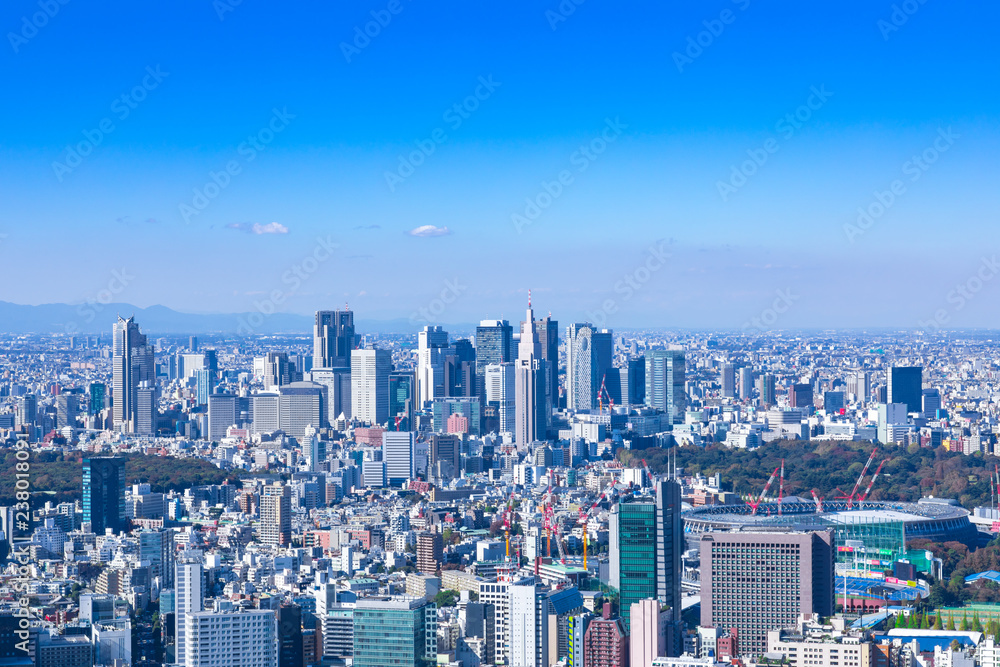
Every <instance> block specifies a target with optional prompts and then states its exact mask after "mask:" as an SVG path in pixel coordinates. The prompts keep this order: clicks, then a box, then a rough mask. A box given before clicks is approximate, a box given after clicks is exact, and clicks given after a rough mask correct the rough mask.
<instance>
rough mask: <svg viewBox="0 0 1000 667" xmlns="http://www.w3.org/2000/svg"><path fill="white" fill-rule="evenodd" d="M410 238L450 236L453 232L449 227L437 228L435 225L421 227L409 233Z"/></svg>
mask: <svg viewBox="0 0 1000 667" xmlns="http://www.w3.org/2000/svg"><path fill="white" fill-rule="evenodd" d="M407 233H408V234H409V235H410V236H448V235H449V234H451V230H450V229H448V228H447V227H435V226H434V225H420V226H419V227H417V228H416V229H411V230H410V231H409V232H407Z"/></svg>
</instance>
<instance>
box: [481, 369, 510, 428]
mask: <svg viewBox="0 0 1000 667" xmlns="http://www.w3.org/2000/svg"><path fill="white" fill-rule="evenodd" d="M514 387H515V385H514V363H513V362H510V361H508V362H504V363H501V364H489V365H488V366H486V402H487V403H496V405H497V414H498V416H499V418H500V432H501V433H513V432H514V427H515V419H516V416H517V413H516V406H515V394H514Z"/></svg>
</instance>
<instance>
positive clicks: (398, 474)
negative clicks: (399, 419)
mask: <svg viewBox="0 0 1000 667" xmlns="http://www.w3.org/2000/svg"><path fill="white" fill-rule="evenodd" d="M382 459H383V460H384V461H385V475H386V477H387V478H388V483H389V484H390V485H392V484H394V483H395V484H398V483H400V482H405V481H406V480H408V479H413V478H415V477H416V476H417V463H416V435H415V434H414V433H413V432H412V431H386V432H384V433H383V434H382Z"/></svg>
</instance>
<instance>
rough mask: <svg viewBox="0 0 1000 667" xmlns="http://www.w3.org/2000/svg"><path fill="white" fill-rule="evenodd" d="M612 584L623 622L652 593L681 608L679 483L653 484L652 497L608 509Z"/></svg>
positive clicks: (676, 615)
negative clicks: (632, 609)
mask: <svg viewBox="0 0 1000 667" xmlns="http://www.w3.org/2000/svg"><path fill="white" fill-rule="evenodd" d="M609 534H610V541H611V545H610V550H609V551H610V554H611V563H610V577H609V579H610V584H611V586H613V587H615V588H617V589H618V592H619V595H620V601H619V608H620V609H621V615H622V619H623V620H624V621H625V627H626V629H628V628H629V627H630V625H629V624H630V618H629V614H630V612H631V607H632V603H633V602H638V601H639V600H644V599H647V598H656V599H658V600H659V601H660V603H661V604H663V605H666V606H668V607H670V608H671V609H673V614H674V615H673V618H674V620H677V619H679V618H680V612H681V554H682V553H683V551H684V531H683V528H682V525H681V488H680V485H678V484H677V483H676V482H674V481H671V480H659V481H657V483H656V495H655V496H654V499H652V500H645V501H631V502H622V503H618V504H617V505H615V506H614V507H613V508H612V510H611V521H610V527H609ZM675 645H676V643H675Z"/></svg>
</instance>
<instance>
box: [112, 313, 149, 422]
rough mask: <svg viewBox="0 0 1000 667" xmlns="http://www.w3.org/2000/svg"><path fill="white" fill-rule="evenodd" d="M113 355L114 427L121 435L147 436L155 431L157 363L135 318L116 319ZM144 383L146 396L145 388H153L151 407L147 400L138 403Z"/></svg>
mask: <svg viewBox="0 0 1000 667" xmlns="http://www.w3.org/2000/svg"><path fill="white" fill-rule="evenodd" d="M113 352H114V356H113V357H112V360H111V370H112V374H113V379H114V387H113V391H112V397H113V413H112V414H113V419H114V428H115V430H116V431H122V432H123V433H141V434H143V435H150V434H152V433H153V432H154V431H155V428H156V419H155V417H156V415H155V411H156V400H155V399H156V397H155V387H156V362H155V360H154V355H153V346H152V345H149V344H148V343H147V341H146V336H145V335H143V334H142V333H140V331H139V325H138V324H136V322H135V318H133V317H129V318H128V319H124V318H122V317H121V316H119V317H118V321H117V322H116V323H115V327H114V344H113ZM143 383H146V387H147V393H148V388H153V389H154V394H153V397H152V398H153V400H152V405H150V401H149V400H144V401H142V402H140V401H139V387H140V386H142V384H143ZM147 398H148V397H147Z"/></svg>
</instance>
